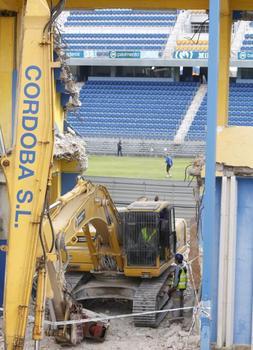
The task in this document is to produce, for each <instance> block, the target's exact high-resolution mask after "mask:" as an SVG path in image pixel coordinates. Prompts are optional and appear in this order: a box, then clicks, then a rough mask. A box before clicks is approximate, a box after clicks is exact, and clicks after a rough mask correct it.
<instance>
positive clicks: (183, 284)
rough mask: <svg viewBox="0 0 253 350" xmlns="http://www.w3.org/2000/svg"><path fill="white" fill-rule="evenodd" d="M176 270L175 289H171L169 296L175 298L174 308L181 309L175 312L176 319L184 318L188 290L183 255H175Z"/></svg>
mask: <svg viewBox="0 0 253 350" xmlns="http://www.w3.org/2000/svg"><path fill="white" fill-rule="evenodd" d="M175 263H176V266H175V270H174V282H173V287H172V288H170V289H169V291H168V295H169V297H170V296H172V298H173V308H175V309H181V310H177V311H174V317H183V310H182V309H183V308H184V291H185V290H186V288H187V282H188V278H187V265H186V262H185V261H184V257H183V255H182V254H178V253H177V254H176V255H175Z"/></svg>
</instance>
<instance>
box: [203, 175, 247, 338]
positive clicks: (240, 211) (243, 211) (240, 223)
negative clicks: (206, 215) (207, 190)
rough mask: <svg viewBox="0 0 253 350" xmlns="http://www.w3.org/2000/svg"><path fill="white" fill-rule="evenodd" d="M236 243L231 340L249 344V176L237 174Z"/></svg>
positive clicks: (217, 207) (214, 265) (217, 208)
mask: <svg viewBox="0 0 253 350" xmlns="http://www.w3.org/2000/svg"><path fill="white" fill-rule="evenodd" d="M237 180H238V201H237V243H236V282H235V317H234V344H235V345H239V344H248V345H250V344H251V337H252V335H251V333H252V322H253V319H252V313H253V303H252V301H253V179H252V178H237ZM220 205H221V178H220V179H216V194H215V216H216V218H217V220H216V222H215V232H213V235H214V236H213V239H214V242H215V247H216V249H215V250H214V251H213V258H212V261H211V264H212V276H211V277H210V278H212V323H211V342H213V343H216V341H217V302H218V271H219V246H220Z"/></svg>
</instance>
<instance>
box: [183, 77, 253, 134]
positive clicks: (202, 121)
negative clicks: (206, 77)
mask: <svg viewBox="0 0 253 350" xmlns="http://www.w3.org/2000/svg"><path fill="white" fill-rule="evenodd" d="M252 98H253V83H236V84H231V85H230V96H229V119H228V125H237V126H253V109H252ZM206 122H207V95H206V96H205V97H204V99H203V101H202V103H201V106H200V108H199V110H198V111H197V113H196V116H195V118H194V121H193V123H192V125H191V127H190V129H189V132H188V135H187V139H188V140H205V136H206Z"/></svg>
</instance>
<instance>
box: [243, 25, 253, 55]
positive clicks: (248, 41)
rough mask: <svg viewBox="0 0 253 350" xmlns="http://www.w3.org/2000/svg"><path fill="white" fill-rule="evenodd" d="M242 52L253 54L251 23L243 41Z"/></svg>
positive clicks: (252, 28) (252, 27)
mask: <svg viewBox="0 0 253 350" xmlns="http://www.w3.org/2000/svg"><path fill="white" fill-rule="evenodd" d="M241 51H252V52H253V22H249V27H248V30H247V33H245V34H244V40H243V41H242V46H241Z"/></svg>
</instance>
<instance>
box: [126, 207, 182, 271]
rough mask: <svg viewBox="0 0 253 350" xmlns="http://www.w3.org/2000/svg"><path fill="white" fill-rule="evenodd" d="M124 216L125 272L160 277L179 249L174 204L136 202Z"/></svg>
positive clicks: (127, 209)
mask: <svg viewBox="0 0 253 350" xmlns="http://www.w3.org/2000/svg"><path fill="white" fill-rule="evenodd" d="M120 215H121V220H122V234H123V255H124V259H125V260H124V272H125V274H126V275H127V276H141V277H157V276H159V275H160V274H161V273H162V272H163V271H164V269H166V268H167V265H168V262H169V261H170V260H171V259H172V258H173V256H174V254H175V253H176V249H177V236H176V229H175V209H174V207H173V206H171V205H170V204H169V203H168V202H165V201H143V202H140V201H136V202H133V203H132V204H130V205H129V206H128V207H127V208H126V210H125V211H121V212H120Z"/></svg>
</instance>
